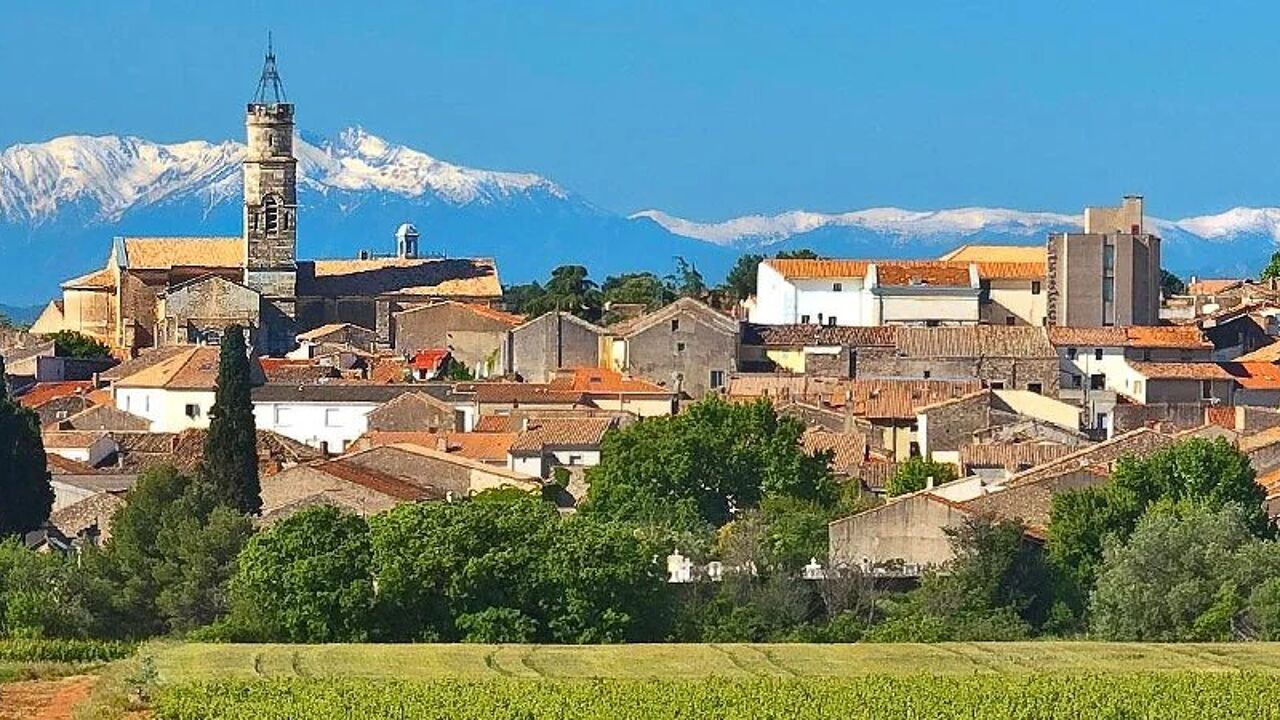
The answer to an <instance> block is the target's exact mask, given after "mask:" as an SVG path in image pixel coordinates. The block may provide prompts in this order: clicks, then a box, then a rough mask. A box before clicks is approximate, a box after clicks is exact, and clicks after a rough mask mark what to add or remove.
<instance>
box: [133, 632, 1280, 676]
mask: <svg viewBox="0 0 1280 720" xmlns="http://www.w3.org/2000/svg"><path fill="white" fill-rule="evenodd" d="M142 654H144V655H154V657H155V662H156V668H157V670H158V671H159V680H160V682H161V684H172V683H189V682H201V681H218V680H253V679H258V678H293V677H298V678H331V677H346V678H368V679H385V680H409V681H424V680H485V679H498V678H531V679H536V678H547V679H575V678H613V679H663V680H682V679H700V678H711V677H721V678H750V677H766V678H767V677H777V678H797V677H813V678H842V677H860V676H869V675H886V676H903V675H913V674H931V675H968V674H975V673H1013V674H1025V673H1067V674H1081V673H1149V672H1178V671H1190V672H1228V671H1248V672H1252V673H1264V674H1280V643H1239V644H1231V645H1148V644H1125V643H1088V642H1030V643H941V644H937V645H887V644H885V645H881V644H858V645H606V646H554V645H509V646H503V645H498V646H495V645H318V646H317V645H310V646H305V645H201V644H185V645H165V646H149V647H146V648H144V649H143V650H142Z"/></svg>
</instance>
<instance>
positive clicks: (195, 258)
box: [124, 237, 244, 270]
mask: <svg viewBox="0 0 1280 720" xmlns="http://www.w3.org/2000/svg"><path fill="white" fill-rule="evenodd" d="M124 249H125V255H126V257H127V258H128V263H129V265H128V266H129V269H130V270H168V269H170V268H174V267H205V268H238V267H242V266H243V265H244V245H243V241H242V240H241V239H240V238H238V237H127V238H125V239H124Z"/></svg>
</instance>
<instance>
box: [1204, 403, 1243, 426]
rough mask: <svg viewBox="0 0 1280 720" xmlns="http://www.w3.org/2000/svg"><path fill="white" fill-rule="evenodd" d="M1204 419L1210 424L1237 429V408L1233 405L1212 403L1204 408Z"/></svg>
mask: <svg viewBox="0 0 1280 720" xmlns="http://www.w3.org/2000/svg"><path fill="white" fill-rule="evenodd" d="M1204 421H1205V423H1206V424H1208V425H1215V426H1217V427H1223V428H1226V429H1228V430H1235V429H1236V409H1235V406H1233V405H1210V406H1208V407H1206V408H1205V409H1204Z"/></svg>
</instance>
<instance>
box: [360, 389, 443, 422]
mask: <svg viewBox="0 0 1280 720" xmlns="http://www.w3.org/2000/svg"><path fill="white" fill-rule="evenodd" d="M402 405H403V406H407V407H410V408H413V409H414V411H416V412H420V413H422V416H421V418H420V419H422V420H423V421H425V420H426V413H428V412H429V411H431V410H435V411H443V412H449V413H451V412H453V405H451V404H449V403H447V402H445V401H444V400H441V399H440V398H438V397H436V396H435V395H432V394H430V393H425V392H412V391H410V392H405V393H402V394H400V395H397V396H396V397H394V398H392V399H390V400H388V401H386V402H385V403H383V404H382V405H380V406H378V407H377V408H374V409H373V411H372V412H370V413H369V414H370V415H374V414H376V413H384V412H387V411H389V410H393V409H396V408H399V407H400V406H402Z"/></svg>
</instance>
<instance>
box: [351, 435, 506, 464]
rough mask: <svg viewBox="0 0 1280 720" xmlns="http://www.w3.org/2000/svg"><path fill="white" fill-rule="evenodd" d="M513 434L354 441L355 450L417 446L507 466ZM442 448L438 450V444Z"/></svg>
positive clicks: (378, 437)
mask: <svg viewBox="0 0 1280 720" xmlns="http://www.w3.org/2000/svg"><path fill="white" fill-rule="evenodd" d="M517 435H518V433H515V432H485V433H481V432H469V433H444V434H441V433H433V432H425V431H421V432H418V431H414V432H400V431H395V432H392V431H377V430H370V431H369V432H367V433H365V434H364V435H361V436H360V437H359V438H357V439H356V441H355V443H354V444H355V445H356V446H357V447H361V448H364V447H379V446H382V445H417V446H419V447H425V448H433V449H436V450H444V451H445V452H447V453H450V454H453V455H459V456H461V457H465V458H470V459H472V460H479V461H480V462H485V463H506V461H507V453H508V451H510V450H511V444H512V443H514V442H515V440H516V437H517ZM442 440H443V441H444V447H441V441H442Z"/></svg>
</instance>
